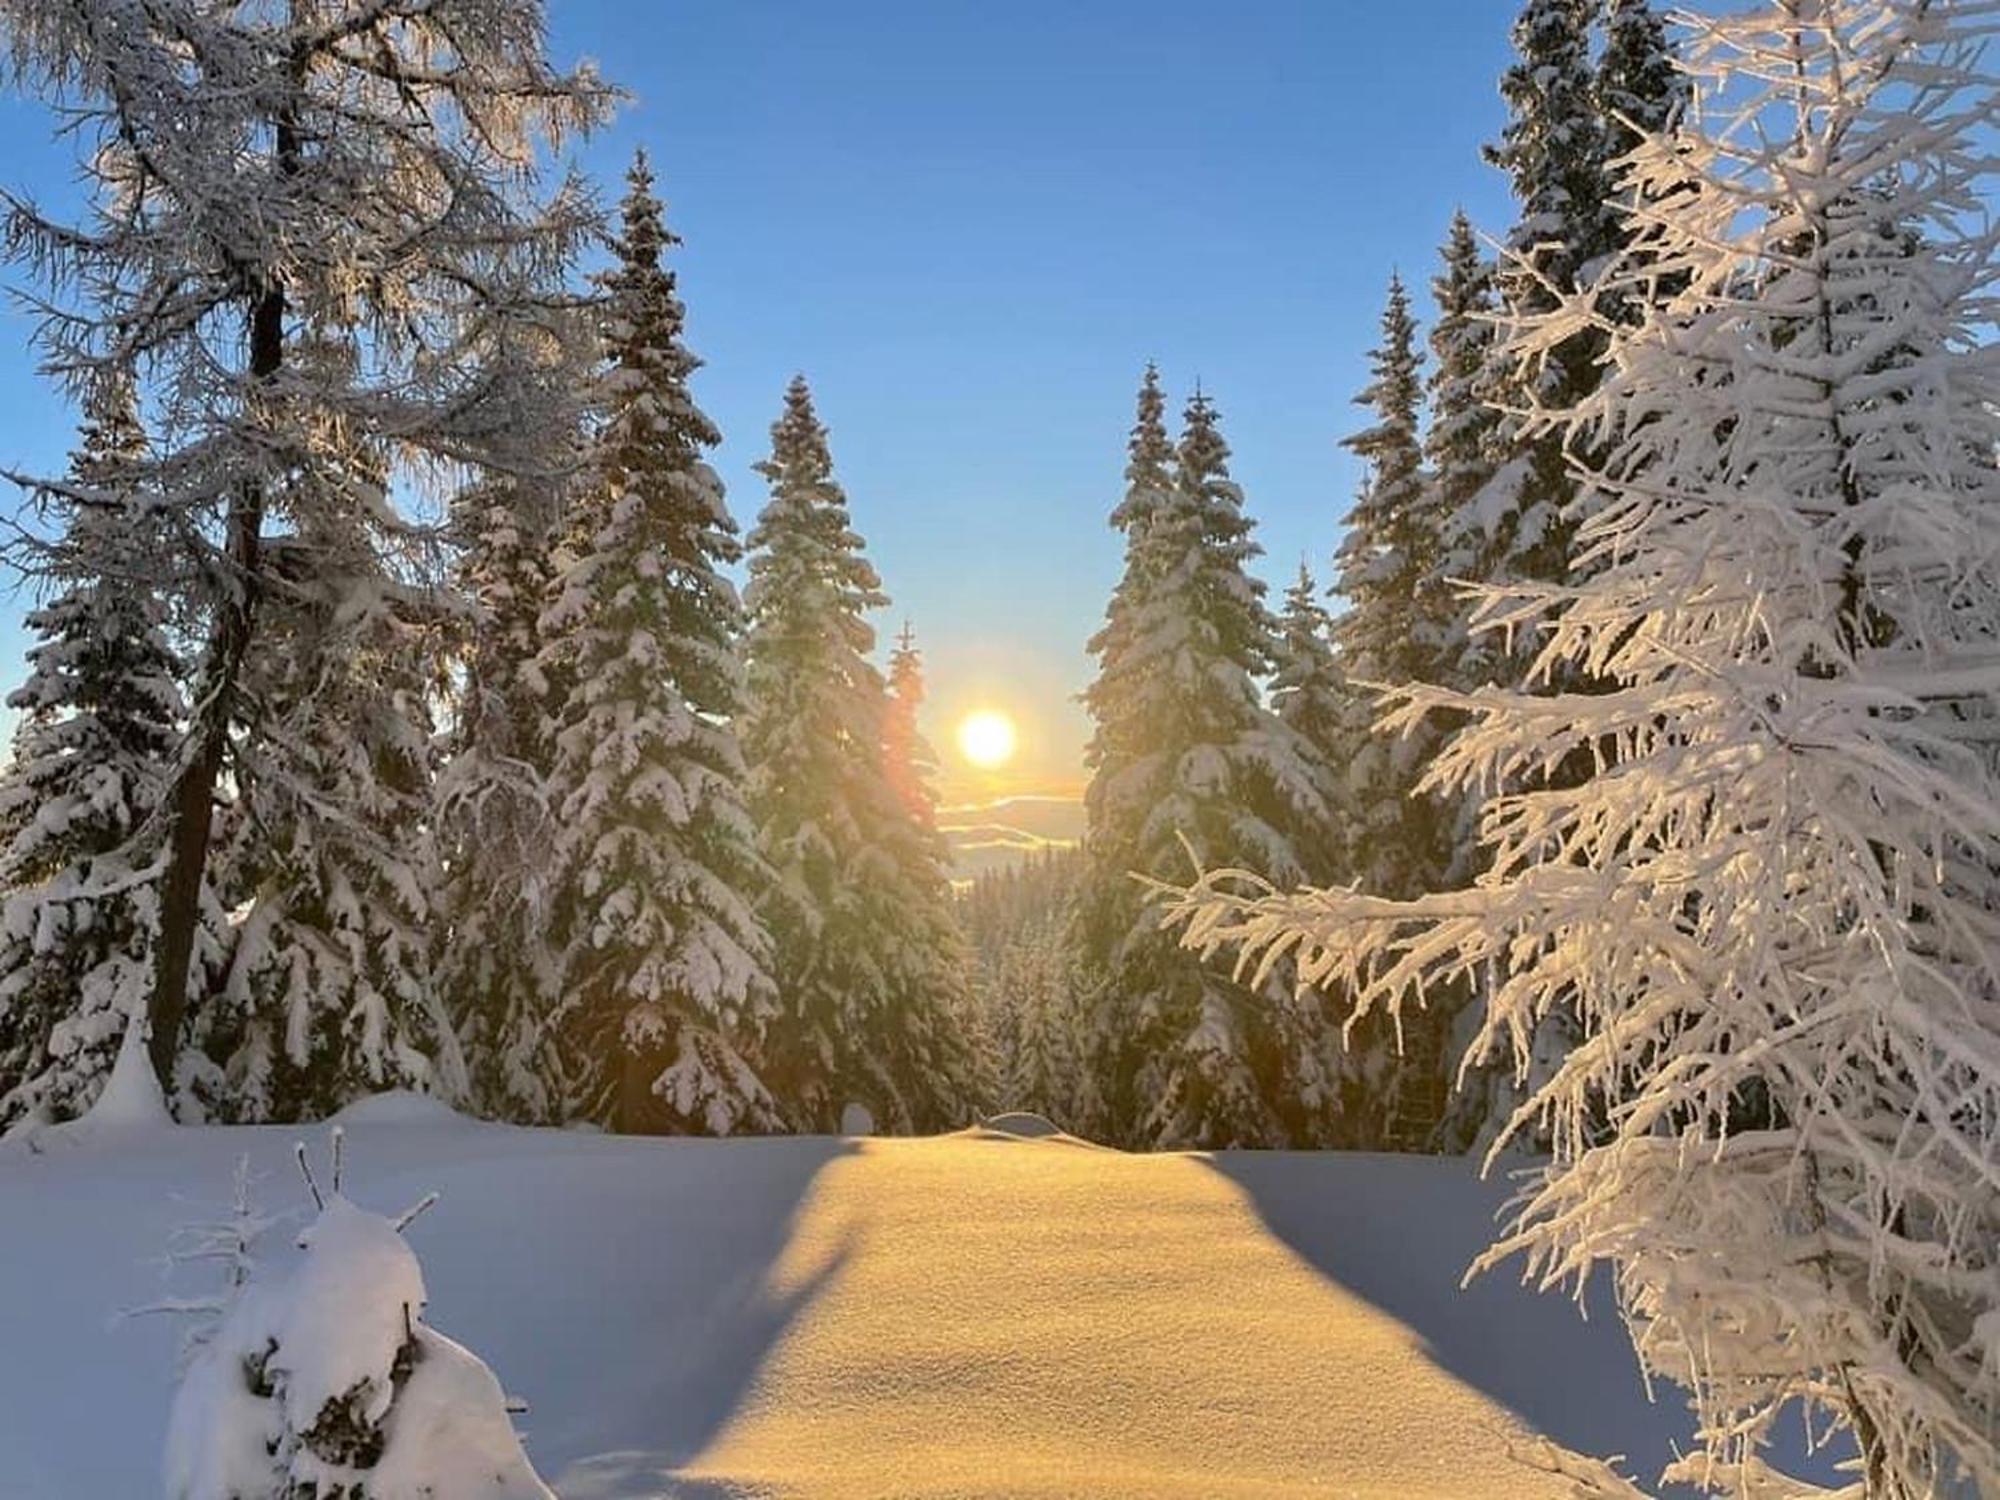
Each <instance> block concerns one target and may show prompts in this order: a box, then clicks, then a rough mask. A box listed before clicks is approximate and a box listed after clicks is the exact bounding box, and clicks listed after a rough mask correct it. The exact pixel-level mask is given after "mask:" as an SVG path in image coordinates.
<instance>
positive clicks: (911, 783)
mask: <svg viewBox="0 0 2000 1500" xmlns="http://www.w3.org/2000/svg"><path fill="white" fill-rule="evenodd" d="M888 686H889V709H888V714H887V716H886V717H885V719H884V720H883V726H882V755H883V760H884V763H885V765H886V767H887V770H888V773H889V782H890V785H891V786H892V787H893V788H894V789H895V792H896V799H897V800H898V801H899V802H901V803H902V804H903V807H904V808H905V809H906V810H907V811H908V812H909V814H910V816H911V817H912V818H914V819H915V820H916V821H917V822H918V823H920V824H922V825H924V826H925V827H927V828H931V829H933V830H935V828H936V826H937V797H936V794H935V793H934V792H933V791H932V789H931V788H932V783H933V782H934V780H935V779H936V776H937V754H936V752H935V751H933V750H932V749H931V746H930V742H929V741H928V740H926V739H925V738H924V732H923V730H922V729H921V728H919V727H918V725H917V715H918V714H919V713H920V712H921V711H922V709H923V705H924V658H923V653H922V652H920V651H919V650H917V637H916V632H915V631H913V630H912V629H911V628H910V623H909V621H907V620H905V621H904V622H903V628H902V629H901V630H900V631H898V632H897V634H896V646H895V649H894V650H893V651H891V652H890V653H889V683H888Z"/></svg>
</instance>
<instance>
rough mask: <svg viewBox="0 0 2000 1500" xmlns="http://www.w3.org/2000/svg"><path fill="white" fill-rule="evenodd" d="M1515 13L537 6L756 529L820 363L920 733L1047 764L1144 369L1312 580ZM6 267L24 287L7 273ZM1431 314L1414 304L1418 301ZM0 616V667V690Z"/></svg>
mask: <svg viewBox="0 0 2000 1500" xmlns="http://www.w3.org/2000/svg"><path fill="white" fill-rule="evenodd" d="M1514 10H1515V6H1514V5H1513V4H1512V3H1511V0H1230V3H1222V0H1082V3H1079V0H1008V3H1006V4H995V3H993V0H843V3H841V4H838V5H829V4H825V3H821V0H679V3H673V4H666V3H657V4H656V3H633V0H553V3H552V4H551V5H550V11H551V13H552V18H553V26H554V35H553V44H554V50H555V53H556V55H557V56H558V57H559V58H562V59H574V58H577V57H579V56H588V57H592V58H595V59H596V60H597V61H598V62H599V64H600V65H601V67H602V69H603V71H604V72H605V73H606V74H607V75H609V76H610V77H612V78H614V79H615V80H617V81H618V82H620V83H622V84H623V85H625V86H626V87H627V88H629V89H630V90H631V92H632V94H633V101H632V104H631V105H630V107H628V108H627V109H626V110H625V111H624V112H623V114H621V116H620V117H619V119H618V120H617V122H616V123H615V125H614V126H613V127H612V128H611V129H610V130H608V131H607V132H605V133H604V134H603V135H602V136H600V137H598V138H596V139H594V140H592V141H591V142H589V143H587V144H586V145H585V146H584V147H583V148H582V150H581V160H582V162H583V164H584V165H585V166H586V168H588V169H589V170H591V171H592V172H594V173H595V174H597V175H598V176H599V177H600V179H601V180H602V181H603V182H604V183H605V184H606V191H607V193H608V194H610V195H614V196H615V193H616V190H617V187H618V174H619V173H620V172H621V171H622V169H623V166H624V164H625V162H626V161H627V159H628V158H629V156H630V154H631V151H632V149H633V148H634V147H635V146H638V145H641V144H643V145H644V146H645V147H646V148H647V149H648V150H649V151H650V152H651V154H652V156H653V160H654V165H655V168H656V170H657V172H658V174H659V179H660V186H661V188H662V190H663V192H664V194H665V195H666V197H667V199H668V211H669V216H670V219H671V222H672V223H673V225H674V226H675V228H676V229H677V230H678V231H679V232H680V234H681V235H682V236H683V237H684V238H685V240H686V242H687V243H686V247H685V249H684V251H683V252H682V253H681V255H680V257H679V260H678V266H679V270H680V273H681V281H682V288H683V291H684V294H685V296H686V299H687V302H688V307H689V331H690V340H691V342H692V344H693V345H694V347H695V348H696V350H697V351H698V352H699V353H700V354H701V355H702V356H703V358H704V359H705V360H706V361H707V366H706V368H705V369H704V370H703V371H702V373H701V374H700V376H699V377H698V382H697V387H696V391H697V395H698V397H699V399H700V400H701V401H702V403H703V404H704V405H705V406H706V408H707V409H708V411H709V413H710V414H711V415H712V416H713V417H714V418H715V419H716V421H717V422H718V423H719V424H720V425H721V427H722V430H723V432H724V434H725V443H724V447H723V450H722V453H721V455H720V460H719V466H720V468H721V470H722V474H723V477H724V479H725V480H726V481H727V483H728V485H729V492H730V499H731V503H732V505H733V507H734V509H735V511H736V513H737V516H738V518H739V520H741V521H743V522H744V524H745V525H746V526H747V525H748V523H749V521H750V520H751V519H752V518H753V517H754V516H755V514H756V511H757V509H758V508H759V506H760V505H761V504H762V492H761V487H760V486H759V485H758V483H757V481H756V478H755V476H754V475H752V474H751V473H750V465H751V464H752V463H754V462H755V461H756V460H757V459H758V457H760V456H761V454H762V451H763V448H764V444H765V441H766V433H767V429H768V426H769V423H770V421H771V419H772V418H773V417H774V416H775V415H776V412H777V407H778V401H779V395H780V392H781V391H782V388H783V385H784V382H785V381H786V379H787V378H788V377H789V376H790V375H791V374H792V372H793V371H795V370H803V371H804V372H805V373H806V374H807V375H808V377H809V378H810V379H811V380H812V382H813V386H814V389H815V391H816V393H817V395H818V398H819V403H820V409H821V414H822V416H823V417H824V418H825V419H826V421H827V422H828V424H829V426H830V427H831V429H832V435H833V447H834V458H835V462H836V464H837V466H838V468H839V470H840V473H841V476H842V478H843V479H844V481H845V483H846V485H847V489H848V493H849V496H850V498H851V500H852V502H853V507H854V511H855V516H856V520H857V524H858V526H859V528H860V530H861V531H862V532H863V534H864V535H865V536H866V537H867V538H868V541H869V545H870V551H871V553H872V555H873V557H874V559H875V562H876V564H877V566H878V567H879V568H880V569H881V571H882V574H883V577H884V581H885V583H886V585H887V588H888V590H889V592H890V593H891V595H892V596H893V597H894V600H895V607H894V610H893V612H892V614H891V615H890V616H888V617H886V618H885V620H884V621H883V622H882V623H883V624H884V625H885V626H889V627H893V625H894V624H895V623H897V622H900V620H901V619H902V617H903V616H904V615H905V614H907V615H908V616H909V617H910V618H911V619H912V620H913V621H914V622H915V626H916V629H917V633H918V637H919V643H920V644H921V645H922V646H923V647H924V649H925V651H926V653H927V657H928V662H929V667H930V675H931V680H932V687H933V693H934V699H935V702H934V705H933V708H934V713H933V715H932V720H931V724H932V729H933V732H934V735H935V737H936V738H938V739H939V740H940V741H945V740H947V739H948V738H949V735H948V730H949V726H950V724H951V722H953V721H954V720H955V718H956V716H957V714H958V713H959V712H961V711H962V710H964V709H965V708H968V707H970V706H973V704H975V703H991V704H994V705H997V706H1000V707H1002V708H1006V709H1009V710H1011V711H1012V712H1013V713H1014V714H1015V715H1016V716H1017V717H1018V718H1020V719H1021V721H1022V725H1023V729H1024V732H1025V738H1026V740H1027V744H1026V745H1025V746H1024V749H1025V751H1026V752H1027V753H1026V754H1025V755H1024V758H1023V760H1024V766H1023V768H1024V770H1026V771H1028V772H1031V773H1032V774H1033V775H1035V776H1037V777H1041V778H1047V779H1052V780H1055V781H1058V782H1059V781H1065V780H1070V781H1073V780H1074V779H1076V778H1077V777H1078V776H1080V774H1081V762H1080V754H1081V746H1082V743H1083V739H1084V736H1085V733H1086V726H1085V723H1084V720H1083V718H1082V715H1081V712H1080V710H1078V709H1077V708H1076V707H1075V705H1074V704H1073V702H1072V701H1071V700H1072V698H1073V695H1074V694H1075V693H1076V692H1078V691H1079V690H1080V689H1081V688H1082V687H1083V685H1084V684H1085V683H1086V682H1087V680H1088V677H1089V672H1090V662H1089V658H1088V656H1087V655H1086V653H1085V650H1084V642H1085V640H1086V639H1087V638H1088V636H1089V635H1090V633H1091V632H1092V630H1093V629H1095V627H1096V624H1097V622H1098V620H1099V618H1100V615H1101V612H1102V609H1103V604H1104V599H1105V595H1106V594H1107V592H1108V590H1109V589H1110V586H1111V584H1112V582H1113V580H1114V579H1115V577H1116V576H1117V569H1118V541H1117V538H1116V536H1115V535H1114V534H1113V533H1112V532H1110V531H1109V530H1108V529H1106V527H1105V525H1104V516H1105V513H1106V512H1107V511H1108V510H1109V509H1110V507H1111V506H1112V505H1113V504H1114V503H1115V502H1116V501H1117V498H1118V494H1119V486H1120V470H1121V468H1122V465H1123V461H1124V453H1123V444H1124V439H1125V432H1126V428H1127V427H1128V425H1129V423H1130V420H1131V409H1132V397H1133V392H1134V388H1135V386H1136V384H1137V380H1138V375H1139V372H1140V369H1141V367H1142V366H1143V365H1144V363H1145V362H1146V360H1148V359H1154V360H1157V361H1158V362H1159V364H1160V367H1161V369H1162V372H1163V374H1164V375H1165V378H1166V381H1167V383H1168V386H1169V388H1170V390H1171V391H1172V392H1173V395H1174V400H1175V403H1176V406H1178V403H1179V401H1180V399H1181V397H1182V396H1184V395H1185V393H1186V392H1187V390H1188V389H1189V388H1190V387H1191V386H1192V384H1193V382H1194V381H1195V380H1196V379H1197V378H1199V379H1200V381H1201V383H1202V385H1203V387H1204V388H1205V389H1207V390H1208V391H1209V392H1211V393H1212V394H1213V395H1214V396H1215V397H1216V399H1217V400H1218V402H1219V403H1220V406H1221V410H1222V413H1223V418H1224V430H1225V432H1226V434H1227V436H1228V438H1229V440H1230V442H1231V444H1232V445H1233V447H1234V449H1235V472H1236V477H1237V478H1238V479H1239V480H1240V481H1241V482H1242V483H1243V485H1244V487H1245V489H1246V492H1247V496H1248V502H1249V508H1250V510H1251V512H1252V514H1253V515H1254V516H1255V517H1256V518H1257V520H1258V522H1259V526H1260V537H1261V540H1262V542H1263V544H1264V546H1265V548H1266V549H1267V551H1268V553H1269V556H1268V557H1267V558H1266V559H1265V560H1264V561H1265V568H1264V572H1265V576H1266V577H1267V578H1269V579H1271V580H1272V581H1273V582H1274V584H1276V585H1278V586H1282V583H1283V581H1284V579H1285V578H1287V577H1289V575H1290V573H1291V572H1292V571H1293V570H1294V569H1295V568H1296V567H1297V564H1298V560H1299V558H1300V555H1301V554H1302V553H1304V554H1306V555H1308V556H1309V557H1310V559H1311V561H1312V563H1313V566H1314V569H1315V571H1316V572H1317V573H1319V574H1321V575H1322V576H1324V575H1325V573H1326V572H1327V569H1328V559H1329V556H1330V554H1331V552H1332V550H1333V547H1334V545H1335V543H1336V541H1337V539H1338V534H1339V525H1340V518H1341V516H1342V514H1343V513H1344V512H1345V510H1346V509H1347V506H1348V504H1349V501H1350V499H1351V496H1352V494H1353V490H1354V486H1355V482H1356V478H1357V470H1356V468H1355V466H1354V464H1353V463H1352V461H1351V460H1350V459H1349V458H1348V457H1347V455H1346V454H1345V453H1344V452H1343V451H1342V450H1340V449H1339V448H1338V446H1337V444H1338V440H1339V438H1340V437H1341V436H1342V435H1343V434H1345V433H1346V432H1349V431H1351V430H1353V428H1354V427H1355V426H1356V425H1357V423H1358V415H1359V414H1358V412H1357V411H1356V409H1355V408H1354V407H1353V406H1352V405H1351V398H1352V395H1353V393H1354V392H1355V391H1356V390H1357V389H1358V388H1359V387H1360V385H1361V384H1362V382H1363V379H1364V373H1365V372H1364V357H1365V353H1366V350H1367V349H1368V347H1369V345H1370V344H1371V343H1372V342H1373V341H1374V336H1375V320H1376V317H1377V315H1378V313H1379V311H1380V307H1381V300H1382V293H1383V287H1384V283H1385V281H1386V279H1387V277H1388V275H1389V273H1390V271H1391V270H1392V269H1400V270H1401V271H1402V272H1403V274H1404V276H1405V277H1406V278H1407V279H1410V280H1411V281H1413V282H1415V283H1417V284H1419V285H1422V284H1423V283H1425V282H1426V281H1427V279H1428V277H1429V276H1430V274H1431V270H1432V267H1433V265H1434V263H1435V251H1436V246H1437V243H1438V241H1439V240H1440V239H1441V237H1442V235H1443V231H1444V227H1445V223H1446V220H1447V218H1448V217H1449V215H1450V213H1451V211H1452V208H1453V207H1454V206H1455V205H1458V204H1463V205H1464V206H1465V207H1466V209H1467V211H1468V212H1470V213H1471V214H1472V215H1473V217H1474V220H1475V221H1476V222H1477V223H1479V224H1480V226H1481V227H1482V228H1483V229H1486V230H1487V231H1488V232H1492V233H1497V232H1499V231H1500V230H1502V229H1504V228H1505V226H1506V223H1507V221H1508V219H1509V217H1510V212H1509V206H1508V200H1507V196H1506V187H1505V183H1504V181H1503V180H1502V179H1501V178H1500V176H1499V174H1498V173H1496V172H1495V171H1493V170H1492V169H1491V168H1488V167H1486V166H1484V165H1483V164H1482V163H1481V161H1480V158H1479V146H1480V144H1481V142H1482V141H1485V140H1488V139H1491V138H1492V137H1493V136H1494V134H1495V133H1496V132H1497V130H1498V129H1499V125H1500V122H1501V118H1502V115H1501V107H1500V101H1499V97H1498V93H1497V80H1498V77H1499V73H1500V70H1501V69H1502V67H1504V66H1505V64H1506V62H1507V58H1508V51H1507V38H1506V33H1507V28H1508V25H1509V23H1510V21H1511V19H1512V16H1513V12H1514ZM48 127H49V120H48V118H47V117H46V116H45V115H44V114H43V113H42V112H41V111H40V110H39V109H37V108H35V107H33V106H30V105H27V104H25V103H22V102H20V101H17V100H12V99H8V100H4V101H0V131H4V132H5V135H4V138H5V139H6V140H7V142H8V143H9V144H8V149H7V151H6V153H5V165H4V166H0V176H4V177H5V179H6V181H7V184H8V185H9V186H10V187H13V188H15V189H17V190H18V189H22V188H25V189H27V190H29V191H31V192H32V193H34V194H36V195H37V196H39V197H42V198H43V199H45V200H46V201H49V202H61V201H63V200H64V199H65V198H67V197H69V196H70V195H71V193H72V192H73V188H72V187H71V185H70V184H71V181H72V177H73V166H72V159H71V156H70V152H69V148H68V146H67V145H66V144H57V143H54V142H52V141H50V140H49V138H48ZM8 280H9V283H10V284H12V285H20V284H21V283H22V281H23V273H22V272H21V271H20V270H18V269H15V270H13V271H11V272H9V273H8ZM1420 308H1427V301H1420ZM28 330H29V321H28V319H27V318H26V317H24V316H22V315H20V314H19V313H18V312H17V311H13V310H9V311H8V312H7V313H5V314H4V315H0V463H5V464H10V465H29V466H54V465H58V464H60V463H61V462H62V461H63V455H64V451H65V448H66V444H67V439H68V431H69V425H70V421H71V417H70V414H69V413H68V412H67V411H66V410H65V409H64V408H63V407H62V406H61V404H60V403H59V402H57V401H56V400H55V398H54V397H53V396H51V395H50V394H49V393H48V392H47V391H46V390H45V389H44V388H43V387H42V385H41V383H40V382H39V381H38V379H37V378H36V377H35V376H34V374H33V371H32V369H31V363H32V362H31V358H30V356H29V354H28V353H27V352H26V348H25V343H26V338H27V334H28ZM23 607H24V603H23V601H22V600H21V599H19V598H16V599H15V600H14V601H13V602H12V603H11V604H10V605H7V606H5V608H4V615H0V659H3V660H4V661H5V662H6V667H5V668H4V669H3V670H0V681H4V682H7V683H12V682H15V681H18V680H19V677H20V675H21V672H22V667H21V665H20V651H21V647H22V645H23V641H22V637H21V633H20V629H19V614H20V610H21V609H22V608H23Z"/></svg>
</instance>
